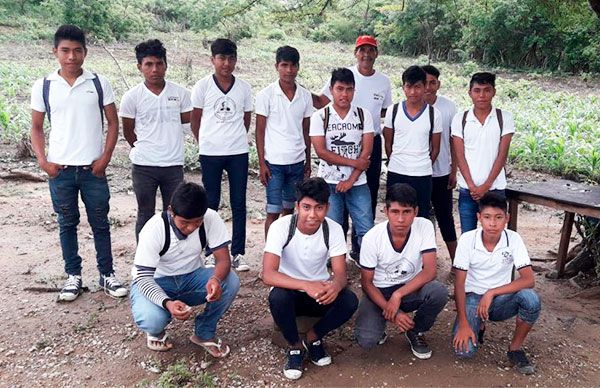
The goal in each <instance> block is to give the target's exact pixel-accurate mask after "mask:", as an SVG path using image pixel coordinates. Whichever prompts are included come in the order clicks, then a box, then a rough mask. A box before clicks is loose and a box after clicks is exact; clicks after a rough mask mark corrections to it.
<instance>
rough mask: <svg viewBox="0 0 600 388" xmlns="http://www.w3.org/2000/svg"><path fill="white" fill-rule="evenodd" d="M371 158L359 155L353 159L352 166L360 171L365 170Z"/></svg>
mask: <svg viewBox="0 0 600 388" xmlns="http://www.w3.org/2000/svg"><path fill="white" fill-rule="evenodd" d="M370 164H371V160H370V159H369V158H365V157H361V158H357V159H356V160H354V166H353V167H354V168H356V169H357V170H360V171H365V170H367V169H368V168H369V165H370Z"/></svg>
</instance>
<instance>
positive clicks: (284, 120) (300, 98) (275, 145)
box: [254, 80, 313, 165]
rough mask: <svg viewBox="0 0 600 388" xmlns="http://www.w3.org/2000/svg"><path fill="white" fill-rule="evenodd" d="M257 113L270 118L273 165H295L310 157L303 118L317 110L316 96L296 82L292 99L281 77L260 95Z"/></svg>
mask: <svg viewBox="0 0 600 388" xmlns="http://www.w3.org/2000/svg"><path fill="white" fill-rule="evenodd" d="M254 112H255V113H256V114H257V115H261V116H264V117H266V118H267V126H266V129H265V159H266V160H267V161H268V162H269V163H271V164H283V165H287V164H294V163H299V162H302V161H304V160H305V159H306V154H305V150H306V144H305V143H304V133H303V131H302V120H304V118H306V117H310V116H311V114H312V112H313V107H312V96H311V94H310V92H309V91H308V90H306V89H305V88H303V87H302V86H300V85H298V84H296V92H295V93H294V97H293V98H292V100H291V101H290V100H289V99H288V97H287V96H286V95H285V93H284V92H283V90H281V86H280V85H279V80H277V81H275V82H273V83H272V84H270V85H269V86H267V87H266V88H264V89H263V90H261V91H260V92H259V93H258V94H257V95H256V104H255V107H254Z"/></svg>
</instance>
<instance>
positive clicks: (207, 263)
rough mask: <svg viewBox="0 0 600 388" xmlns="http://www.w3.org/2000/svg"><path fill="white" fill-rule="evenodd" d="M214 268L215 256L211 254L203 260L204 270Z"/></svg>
mask: <svg viewBox="0 0 600 388" xmlns="http://www.w3.org/2000/svg"><path fill="white" fill-rule="evenodd" d="M214 267H215V256H214V255H213V254H212V253H211V254H210V255H208V256H207V257H206V258H205V259H204V268H214Z"/></svg>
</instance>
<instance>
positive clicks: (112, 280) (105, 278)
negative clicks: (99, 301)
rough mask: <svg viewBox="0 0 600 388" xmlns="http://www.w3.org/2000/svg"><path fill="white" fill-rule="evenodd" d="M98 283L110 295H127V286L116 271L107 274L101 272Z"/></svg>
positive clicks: (117, 296) (116, 296)
mask: <svg viewBox="0 0 600 388" xmlns="http://www.w3.org/2000/svg"><path fill="white" fill-rule="evenodd" d="M98 283H99V284H100V287H102V289H103V290H104V292H105V293H107V294H109V295H110V296H114V297H115V298H123V297H124V296H127V288H126V287H125V286H123V284H121V282H120V281H119V279H117V277H116V276H115V273H114V272H111V273H109V274H105V275H102V274H100V280H99V281H98Z"/></svg>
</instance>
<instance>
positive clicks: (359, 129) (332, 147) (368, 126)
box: [310, 104, 373, 186]
mask: <svg viewBox="0 0 600 388" xmlns="http://www.w3.org/2000/svg"><path fill="white" fill-rule="evenodd" d="M326 109H328V110H329V125H328V126H327V133H325V130H324V128H323V125H324V119H325V110H326ZM363 114H364V122H363V124H362V125H361V123H360V116H359V113H358V109H357V107H356V106H354V105H352V106H351V107H350V110H349V111H348V114H346V117H344V118H343V119H342V118H341V117H340V116H339V115H338V114H337V112H336V111H335V109H334V108H333V105H332V104H329V105H327V106H326V107H325V108H323V109H320V110H318V111H316V112H315V113H313V115H312V117H311V118H310V136H311V137H313V136H325V146H326V147H327V149H328V150H329V151H331V152H335V153H336V154H338V155H340V156H343V157H344V158H348V159H358V157H359V156H360V153H361V151H362V136H363V134H365V133H373V119H372V118H371V114H370V113H369V111H368V110H366V109H363ZM353 170H354V168H353V167H350V166H339V165H333V164H329V163H327V162H326V161H324V160H321V161H320V162H319V170H318V172H317V176H319V177H321V178H323V179H325V181H326V182H327V183H331V184H338V183H339V182H341V181H345V180H347V179H348V178H350V174H352V171H353ZM365 183H367V177H366V175H365V173H364V171H363V172H362V173H361V174H360V176H359V177H358V179H357V180H356V182H355V183H354V186H359V185H364V184H365Z"/></svg>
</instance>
